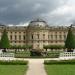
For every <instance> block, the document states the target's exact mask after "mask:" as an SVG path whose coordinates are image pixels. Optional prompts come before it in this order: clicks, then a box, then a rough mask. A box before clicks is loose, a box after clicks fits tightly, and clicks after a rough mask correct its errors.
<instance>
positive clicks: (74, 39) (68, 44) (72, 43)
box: [65, 27, 75, 51]
mask: <svg viewBox="0 0 75 75" xmlns="http://www.w3.org/2000/svg"><path fill="white" fill-rule="evenodd" d="M65 48H67V50H68V51H70V50H72V49H74V48H75V36H74V34H73V33H72V28H71V27H70V28H69V30H68V34H67V38H66V41H65Z"/></svg>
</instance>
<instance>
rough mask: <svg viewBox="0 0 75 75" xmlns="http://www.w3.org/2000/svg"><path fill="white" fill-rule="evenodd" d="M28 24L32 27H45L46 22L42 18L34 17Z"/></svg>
mask: <svg viewBox="0 0 75 75" xmlns="http://www.w3.org/2000/svg"><path fill="white" fill-rule="evenodd" d="M29 26H32V27H47V26H48V25H47V23H46V22H45V21H44V20H42V19H36V20H33V21H31V22H30V24H29Z"/></svg>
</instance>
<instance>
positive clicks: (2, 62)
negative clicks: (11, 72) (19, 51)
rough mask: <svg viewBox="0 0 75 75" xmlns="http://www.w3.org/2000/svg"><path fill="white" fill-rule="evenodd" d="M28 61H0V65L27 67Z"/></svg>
mask: <svg viewBox="0 0 75 75" xmlns="http://www.w3.org/2000/svg"><path fill="white" fill-rule="evenodd" d="M27 64H28V61H23V60H0V65H27Z"/></svg>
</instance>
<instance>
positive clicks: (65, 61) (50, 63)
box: [44, 60, 75, 65]
mask: <svg viewBox="0 0 75 75" xmlns="http://www.w3.org/2000/svg"><path fill="white" fill-rule="evenodd" d="M44 64H46V65H52V64H75V60H45V61H44Z"/></svg>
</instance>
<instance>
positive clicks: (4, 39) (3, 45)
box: [0, 29, 10, 52]
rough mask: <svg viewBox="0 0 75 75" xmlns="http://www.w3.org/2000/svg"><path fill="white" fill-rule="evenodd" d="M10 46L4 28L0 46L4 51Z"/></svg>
mask: <svg viewBox="0 0 75 75" xmlns="http://www.w3.org/2000/svg"><path fill="white" fill-rule="evenodd" d="M9 47H10V43H9V39H8V35H7V32H6V29H4V31H3V34H2V37H1V41H0V48H2V49H4V50H3V52H6V48H9Z"/></svg>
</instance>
